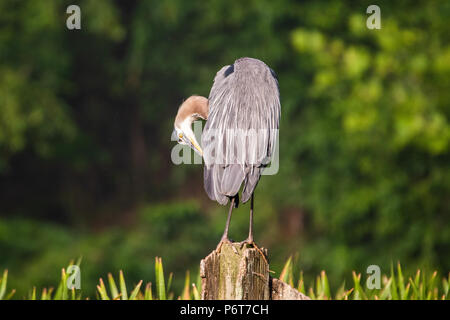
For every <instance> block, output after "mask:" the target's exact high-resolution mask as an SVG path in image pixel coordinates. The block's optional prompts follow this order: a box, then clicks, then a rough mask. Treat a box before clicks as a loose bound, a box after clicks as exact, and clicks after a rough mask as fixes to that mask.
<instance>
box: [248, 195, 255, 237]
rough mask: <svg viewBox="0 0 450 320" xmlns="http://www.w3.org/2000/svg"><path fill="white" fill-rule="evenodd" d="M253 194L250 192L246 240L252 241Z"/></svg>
mask: <svg viewBox="0 0 450 320" xmlns="http://www.w3.org/2000/svg"><path fill="white" fill-rule="evenodd" d="M253 195H254V193H252V199H251V200H250V225H249V227H248V238H247V240H248V242H251V243H253Z"/></svg>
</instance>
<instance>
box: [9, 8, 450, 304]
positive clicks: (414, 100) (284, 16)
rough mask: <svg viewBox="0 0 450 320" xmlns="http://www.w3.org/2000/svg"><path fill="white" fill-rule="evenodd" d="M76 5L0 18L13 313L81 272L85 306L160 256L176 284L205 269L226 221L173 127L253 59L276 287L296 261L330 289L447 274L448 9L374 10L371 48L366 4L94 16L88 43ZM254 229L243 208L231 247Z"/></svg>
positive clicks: (89, 12) (262, 214)
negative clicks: (182, 161) (267, 110)
mask: <svg viewBox="0 0 450 320" xmlns="http://www.w3.org/2000/svg"><path fill="white" fill-rule="evenodd" d="M69 4H72V2H71V1H68V0H64V1H60V0H47V1H45V2H43V1H16V0H3V1H1V2H0V24H1V25H2V28H1V30H0V48H1V50H0V58H1V59H0V110H1V111H0V189H1V191H2V192H0V214H1V215H2V219H1V220H0V252H2V257H1V260H0V268H1V269H6V268H7V269H8V270H10V271H11V272H17V273H18V274H13V275H11V277H12V278H13V279H19V275H20V279H21V280H20V281H17V283H13V286H14V287H15V288H17V293H18V294H24V292H28V291H27V290H28V289H29V287H30V284H32V283H33V284H36V286H37V287H42V286H43V285H44V284H45V283H49V282H50V281H51V278H50V275H51V274H53V273H55V272H57V271H58V270H57V269H56V267H55V265H64V263H65V261H68V260H69V259H70V257H73V256H78V255H81V254H82V255H83V256H85V257H86V258H87V259H88V261H92V264H89V265H86V268H85V269H86V270H85V272H84V275H85V277H86V281H87V284H88V286H87V287H88V288H90V289H87V290H88V291H89V290H91V291H90V292H89V294H90V295H93V294H94V293H95V285H94V283H97V274H106V272H108V271H109V270H117V269H122V270H127V276H128V277H129V279H131V280H130V281H131V283H133V284H135V283H138V281H139V279H140V277H143V276H145V278H149V277H150V276H152V275H153V273H154V271H155V270H148V269H146V268H144V267H143V265H153V257H154V256H156V255H157V254H163V255H164V257H165V259H166V260H165V261H166V266H167V267H169V268H170V270H173V271H174V274H180V273H184V272H185V268H187V269H191V270H194V269H192V268H196V263H197V261H198V260H199V259H200V258H202V255H203V254H202V253H204V252H209V250H210V249H211V248H214V247H215V245H216V244H217V241H218V240H219V237H220V235H221V232H222V230H223V226H224V222H225V217H224V215H225V209H224V208H223V207H221V206H217V205H216V204H211V205H210V202H209V200H208V199H207V197H206V196H205V195H204V192H203V188H202V174H201V168H200V166H175V165H173V164H172V163H171V162H170V151H171V147H172V146H173V144H174V142H171V141H170V139H169V137H170V132H171V130H172V126H173V118H174V115H175V113H176V110H177V107H178V105H179V104H180V102H181V101H182V99H183V98H185V97H186V96H188V95H190V94H193V93H196V94H202V95H205V96H207V95H208V92H209V89H210V87H211V84H212V79H213V77H214V75H215V73H216V72H217V70H219V69H220V67H221V66H223V65H225V64H229V63H231V62H233V61H234V60H235V59H236V58H238V57H242V56H253V57H256V58H260V59H262V60H264V61H265V62H266V63H268V64H269V65H270V66H271V67H272V68H273V69H274V70H275V71H276V72H277V75H278V78H279V83H280V90H281V98H282V117H281V131H280V171H279V173H278V174H277V175H276V176H269V177H263V178H262V180H261V181H260V183H259V185H258V189H257V191H256V202H255V238H256V240H257V242H258V243H259V244H261V245H264V246H266V247H269V248H270V251H271V254H273V259H272V260H273V268H274V270H276V271H279V270H281V269H282V267H283V264H282V261H283V259H284V257H286V256H288V255H290V254H291V253H292V252H300V253H301V261H302V264H303V265H304V268H303V269H304V273H305V278H307V277H312V276H313V275H315V274H318V273H320V271H321V270H323V269H326V270H327V281H329V286H330V287H334V286H337V285H338V284H340V283H341V279H346V280H347V282H349V281H351V282H353V283H355V279H357V278H358V276H357V275H353V276H352V275H351V274H350V272H349V270H362V269H363V268H364V267H366V266H367V265H370V264H377V265H380V266H381V267H382V269H383V270H387V269H388V268H389V266H390V261H397V260H400V261H402V262H403V263H404V265H405V266H408V269H407V270H405V271H406V272H408V273H411V272H413V271H414V270H416V269H417V268H418V267H420V268H427V269H437V270H438V272H441V273H443V272H448V270H450V256H449V255H448V252H449V251H450V223H449V214H448V213H449V206H448V195H449V194H450V165H449V164H450V122H449V118H450V107H449V106H450V105H449V103H448V102H449V101H450V90H448V88H449V87H450V46H449V41H448V40H449V32H448V16H450V4H449V3H447V2H445V1H441V2H438V1H425V0H421V1H416V2H414V4H409V3H407V2H403V1H402V2H393V1H379V3H378V5H379V6H380V7H381V19H382V29H380V30H369V29H367V28H366V26H365V21H366V18H367V15H366V14H365V10H366V8H367V6H368V5H369V3H368V2H367V1H355V2H352V5H351V6H350V5H346V4H345V3H343V2H342V1H338V0H332V1H323V0H319V1H301V2H298V1H290V0H281V1H272V0H261V1H247V2H245V3H243V2H242V1H238V0H216V1H208V2H207V3H205V1H183V0H172V1H159V0H150V1H122V2H117V1H112V0H96V1H92V0H82V1H79V3H78V4H79V5H80V7H81V9H82V30H80V31H68V30H67V29H66V28H65V18H66V15H65V10H66V7H67V6H68V5H69ZM186 197H196V198H197V201H196V202H192V201H186V200H185V199H186ZM180 199H182V200H180ZM169 202H170V203H169ZM148 203H151V205H148ZM3 216H8V217H25V219H23V218H18V219H16V218H14V219H9V218H8V219H3ZM26 217H28V218H26ZM29 217H32V218H33V220H30V219H29ZM38 219H45V220H51V221H53V222H55V221H57V223H58V224H59V225H56V223H52V224H49V223H44V222H42V221H40V222H36V221H35V220H38ZM61 225H63V226H61ZM247 226H248V206H245V205H243V206H241V207H240V208H239V209H238V210H236V212H235V213H234V214H233V220H232V225H231V230H230V231H231V234H232V235H233V237H235V238H236V239H237V240H240V239H244V238H245V236H246V232H247ZM293 263H294V259H293V260H292V261H291V266H290V267H289V268H293ZM42 270H48V272H44V273H43V272H42ZM288 274H289V273H287V271H286V272H285V273H284V275H283V277H287V275H288ZM355 277H356V278H355ZM421 277H422V276H421ZM287 281H290V280H289V279H287ZM322 281H324V282H322ZM327 281H325V280H324V279H322V278H321V280H320V283H319V284H320V285H321V286H325V287H326V285H327ZM422 282H423V281H422ZM108 283H109V282H108ZM302 283H303V282H302ZM405 283H406V280H405ZM105 285H106V284H105ZM391 285H392V286H396V284H395V283H394V282H392V284H391ZM183 286H184V283H183V281H182V279H180V278H179V277H174V280H173V287H174V288H176V289H177V290H181V288H183ZM406 286H407V284H406V285H405V286H404V287H400V288H401V291H402V293H400V295H401V294H405V291H406V290H407V289H406ZM416 287H417V285H416ZM355 288H356V285H355ZM396 288H397V287H396ZM154 289H155V290H156V291H155V292H154V293H152V292H151V291H147V292H146V294H147V296H151V295H152V294H156V297H158V289H157V288H154ZM166 289H167V288H166ZM324 290H325V289H324ZM416 290H418V291H417V292H419V293H420V292H421V291H420V290H421V289H420V288H416ZM423 290H425V289H423ZM118 291H119V288H118ZM187 292H189V294H190V295H191V294H198V285H197V286H196V287H194V288H191V286H189V287H188V291H187ZM342 292H344V291H342ZM357 292H358V290H356V289H355V292H354V293H352V295H357V294H358V295H360V297H361V298H362V297H363V294H362V293H357ZM412 292H414V286H413V284H411V285H410V287H409V292H408V294H409V295H411V294H412ZM127 293H128V292H127ZM31 294H32V295H33V293H32V292H31ZM47 294H48V292H47ZM130 294H131V293H130ZM417 294H418V293H417ZM427 294H428V293H427ZM108 295H109V296H110V297H113V298H114V297H116V294H113V293H112V292H109V294H108ZM37 296H39V294H38V293H37Z"/></svg>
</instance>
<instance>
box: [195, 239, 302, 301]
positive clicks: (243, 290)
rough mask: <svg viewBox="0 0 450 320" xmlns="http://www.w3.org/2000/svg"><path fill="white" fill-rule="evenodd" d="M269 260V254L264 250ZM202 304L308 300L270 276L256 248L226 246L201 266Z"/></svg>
mask: <svg viewBox="0 0 450 320" xmlns="http://www.w3.org/2000/svg"><path fill="white" fill-rule="evenodd" d="M261 251H262V252H263V253H264V255H265V257H266V259H267V250H266V249H264V248H262V249H261ZM200 276H201V278H202V300H270V299H274V300H307V299H309V298H308V297H307V296H305V295H303V294H301V293H300V292H298V291H297V290H296V289H294V288H292V287H291V286H289V285H288V284H286V283H284V282H282V281H280V280H278V279H272V277H270V276H269V264H268V263H267V262H266V260H265V259H264V258H263V257H262V255H261V253H260V252H259V251H258V250H257V249H255V248H248V247H246V246H244V247H243V248H241V247H240V245H239V244H237V243H235V244H227V243H224V244H223V245H222V248H221V250H220V253H217V252H216V251H213V252H211V253H210V254H209V255H208V256H207V257H206V258H205V259H203V260H202V261H201V262H200Z"/></svg>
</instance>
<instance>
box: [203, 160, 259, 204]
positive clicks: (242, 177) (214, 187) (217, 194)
mask: <svg viewBox="0 0 450 320" xmlns="http://www.w3.org/2000/svg"><path fill="white" fill-rule="evenodd" d="M245 171H247V172H246V173H245ZM203 175H204V183H205V184H204V186H205V191H206V193H207V194H208V196H209V198H210V199H211V200H214V201H217V202H218V203H220V204H221V205H226V204H227V203H228V200H229V199H232V198H235V204H236V208H237V207H238V204H239V189H240V188H241V186H242V183H243V182H244V185H243V189H242V197H241V201H242V203H245V202H247V201H248V200H249V199H250V197H251V195H252V193H253V191H254V190H255V188H256V185H257V184H258V181H259V178H260V177H261V168H255V167H253V168H252V170H251V171H248V170H243V168H242V166H241V165H238V164H233V165H227V166H224V165H211V166H205V167H204V171H203Z"/></svg>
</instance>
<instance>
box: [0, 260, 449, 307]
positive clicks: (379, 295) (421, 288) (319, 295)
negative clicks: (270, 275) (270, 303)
mask: <svg viewBox="0 0 450 320" xmlns="http://www.w3.org/2000/svg"><path fill="white" fill-rule="evenodd" d="M291 261H292V260H291V258H289V259H288V260H287V261H286V263H285V265H284V268H283V271H282V272H281V274H280V276H279V279H280V280H282V281H284V282H287V283H288V284H290V285H291V286H292V287H294V288H296V289H297V290H299V291H300V292H301V293H303V294H306V295H308V296H309V297H310V298H311V299H313V300H329V299H335V300H361V299H364V300H439V299H440V300H448V299H450V296H449V281H450V274H449V276H448V278H443V279H442V284H441V285H439V284H438V282H437V272H436V271H435V272H433V273H432V274H431V275H425V273H424V272H421V270H417V273H416V275H415V277H409V278H408V280H406V279H405V278H404V277H403V274H402V270H401V267H400V263H399V264H398V265H397V272H396V273H395V272H394V269H392V270H391V274H390V276H386V275H383V286H382V287H381V288H380V289H368V288H367V287H366V286H364V285H362V284H361V274H360V273H359V274H356V272H355V271H353V287H352V288H350V289H346V288H345V283H343V284H342V286H341V287H340V288H339V289H338V290H337V292H336V293H335V294H334V295H332V293H331V290H330V285H329V283H328V278H327V275H326V273H325V271H322V272H321V273H320V275H319V276H317V278H316V281H315V282H313V283H312V284H311V286H310V287H309V288H308V290H305V285H304V280H303V273H300V276H299V279H298V285H297V286H294V283H293V281H294V272H293V269H292V263H291ZM155 265H156V267H155V283H156V287H157V296H156V297H153V293H152V283H151V282H149V283H148V284H147V285H146V286H145V288H144V290H141V286H142V283H143V281H142V280H140V281H139V282H138V283H137V284H136V285H135V287H134V289H133V290H132V291H131V292H130V293H129V292H128V291H127V286H126V282H125V279H124V275H123V272H122V270H121V271H120V273H119V288H120V289H118V287H117V285H116V282H115V280H114V277H113V276H112V274H111V273H108V284H109V290H108V289H107V287H106V285H105V283H104V281H103V279H102V278H100V280H99V284H98V285H97V291H98V292H97V293H98V294H97V298H98V299H101V300H153V299H158V300H167V299H169V300H172V299H173V298H174V293H173V292H171V291H170V282H171V280H170V279H171V278H172V273H171V275H170V277H169V282H168V283H167V289H166V283H165V280H164V271H163V264H162V259H161V258H158V257H157V258H156V259H155ZM7 276H8V273H7V271H5V272H4V273H3V276H2V277H0V300H2V299H6V300H8V299H10V298H11V297H12V296H13V295H14V292H15V290H12V291H11V293H9V294H8V295H7V296H5V291H6V281H7ZM66 282H67V274H66V273H65V269H62V272H61V281H60V283H59V285H58V288H57V290H56V292H55V294H53V288H50V289H47V288H44V289H43V290H42V294H41V296H40V300H80V299H82V294H81V292H76V291H75V288H73V289H72V290H69V289H68V288H67V284H66ZM197 282H198V281H197ZM190 287H191V284H190V275H189V272H186V277H185V286H184V289H183V290H182V293H181V295H179V296H178V299H182V300H200V294H199V291H198V288H199V287H200V286H199V283H197V285H196V284H194V283H192V292H191V291H190ZM36 291H37V290H36V287H33V289H32V291H31V293H30V294H29V296H28V299H30V300H37V299H39V297H38V295H37V294H36Z"/></svg>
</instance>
